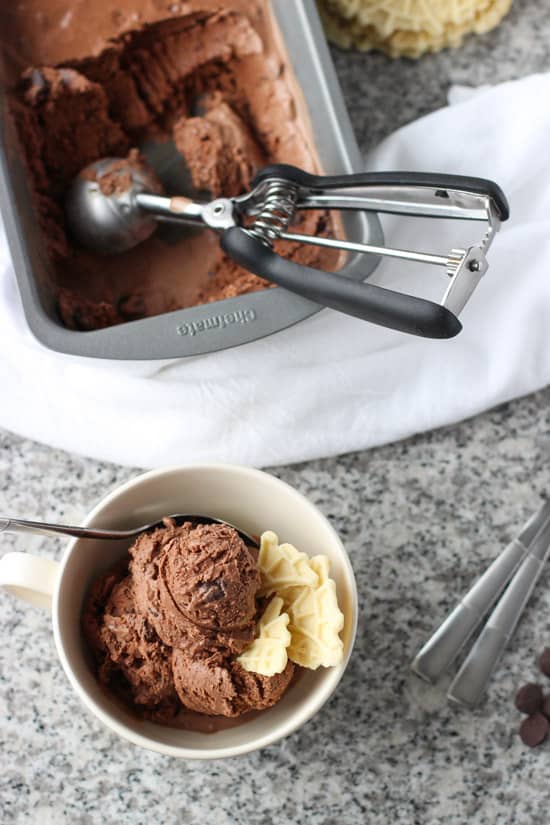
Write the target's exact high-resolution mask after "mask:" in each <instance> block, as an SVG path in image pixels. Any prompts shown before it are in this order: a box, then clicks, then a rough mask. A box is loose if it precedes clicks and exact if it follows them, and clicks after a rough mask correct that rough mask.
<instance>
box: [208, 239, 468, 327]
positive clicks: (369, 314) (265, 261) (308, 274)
mask: <svg viewBox="0 0 550 825" xmlns="http://www.w3.org/2000/svg"><path fill="white" fill-rule="evenodd" d="M220 244H221V247H222V249H223V250H224V252H226V253H227V254H228V255H229V256H230V257H231V258H233V260H234V261H236V262H237V263H238V264H240V266H242V267H244V268H245V269H248V270H249V272H254V273H255V274H256V275H259V276H260V277H262V278H266V279H267V280H268V281H271V282H272V283H274V284H278V286H282V287H284V288H285V289H289V290H290V291H291V292H295V293H296V294H297V295H302V296H303V297H304V298H308V299H309V300H310V301H314V302H315V303H318V304H322V305H323V306H326V307H330V308H331V309H335V310H337V311H338V312H345V313H347V314H348V315H352V316H354V317H355V318H361V319H362V320H364V321H370V322H371V323H373V324H380V325H381V326H384V327H389V328H390V329H395V330H398V331H399V332H407V333H409V334H410V335H419V336H422V337H424V338H453V337H454V336H455V335H457V334H458V333H459V332H460V330H461V329H462V324H461V323H460V321H459V320H458V318H457V317H456V316H455V315H454V314H453V313H452V312H451V311H450V310H449V309H447V308H446V307H444V306H441V304H436V303H434V302H433V301H427V300H425V299H424V298H417V297H415V296H414V295H406V294H404V293H401V292H394V291H393V290H391V289H384V288H382V287H379V286H375V285H373V284H366V283H363V282H362V281H354V280H352V279H351V278H346V277H344V276H342V275H336V274H335V273H333V272H325V271H324V270H322V269H313V268H312V267H309V266H305V265H301V264H297V263H295V262H294V261H291V260H288V259H286V258H281V257H280V256H279V255H277V254H276V253H275V252H273V251H272V250H271V249H270V248H268V247H267V246H266V245H265V244H263V243H262V242H261V241H260V240H258V239H257V238H255V237H253V236H252V235H251V234H249V233H248V232H247V230H246V229H243V228H242V227H238V226H236V227H233V228H231V229H228V230H227V231H226V232H224V233H223V235H222V237H221V240H220Z"/></svg>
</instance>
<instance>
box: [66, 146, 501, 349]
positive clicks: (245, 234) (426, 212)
mask: <svg viewBox="0 0 550 825" xmlns="http://www.w3.org/2000/svg"><path fill="white" fill-rule="evenodd" d="M160 192H161V190H160V185H159V183H158V181H157V179H156V176H155V174H154V172H152V170H151V169H149V167H148V166H147V164H146V163H145V161H143V160H142V159H141V158H140V157H136V155H135V153H134V154H132V153H131V154H130V156H129V157H128V158H127V159H125V158H106V159H103V160H99V161H96V162H95V163H93V164H91V165H90V166H88V167H87V168H86V169H84V170H82V171H81V173H80V174H79V175H78V177H77V178H76V179H75V180H74V181H73V184H72V186H71V187H70V189H69V191H68V195H67V198H66V204H65V207H66V209H65V211H66V218H67V224H68V226H69V228H70V230H71V232H72V235H73V237H74V238H75V240H76V241H77V242H79V243H80V244H81V245H82V246H85V247H88V248H90V249H92V250H93V251H96V252H103V253H106V254H107V253H118V252H123V251H125V250H128V249H130V248H132V247H133V246H135V245H136V244H138V243H140V242H141V241H143V240H145V239H146V238H147V237H149V236H150V235H151V234H152V233H153V232H154V230H155V227H156V222H157V221H169V222H175V223H184V224H190V225H193V226H196V227H204V228H206V227H208V228H210V229H214V230H216V231H218V232H220V233H221V238H220V245H221V247H222V249H223V251H224V252H225V253H226V254H227V255H228V256H229V257H230V258H232V259H233V260H234V261H236V263H238V264H239V265H240V266H242V267H243V268H244V269H247V270H249V271H250V272H253V273H254V274H255V275H258V276H260V277H262V278H265V279H267V280H268V281H271V282H272V283H275V284H277V285H279V286H282V287H284V288H286V289H288V290H290V291H291V292H294V293H296V294H297V295H300V296H302V297H304V298H307V299H309V300H312V301H314V302H315V303H318V304H322V305H324V306H327V307H331V308H332V309H336V310H338V311H339V312H344V313H347V314H348V315H353V316H355V317H357V318H361V319H363V320H365V321H370V322H371V323H375V324H380V325H381V326H386V327H390V328H391V329H396V330H399V331H401V332H408V333H410V334H413V335H420V336H423V337H427V338H452V337H453V336H455V335H456V334H457V333H458V332H460V330H461V329H462V326H461V323H460V321H459V320H458V318H457V315H458V313H460V312H461V311H462V309H463V307H464V305H465V304H466V302H467V301H468V299H469V298H470V296H471V294H472V292H473V291H474V289H475V288H476V286H477V284H478V282H479V280H480V279H481V277H482V276H483V275H484V274H485V272H486V270H487V267H488V264H487V259H486V253H487V250H488V248H489V246H490V244H491V243H492V240H493V238H494V235H495V234H496V232H497V230H498V228H499V226H500V222H501V221H503V220H506V219H507V217H508V204H507V201H506V198H505V197H504V194H503V193H502V192H501V190H500V189H499V187H498V186H497V185H496V184H495V183H493V182H492V181H488V180H483V179H481V178H471V177H460V176H456V175H432V174H422V173H402V172H399V173H389V172H388V173H385V172H382V173H368V172H366V173H363V174H356V175H342V176H338V177H324V176H315V175H310V174H308V173H306V172H304V171H303V170H301V169H297V168H296V167H294V166H288V165H284V164H278V165H274V166H271V167H267V168H266V169H263V170H262V171H261V172H260V173H259V174H258V175H257V176H256V178H255V179H254V180H253V181H252V185H251V189H250V191H249V192H246V193H244V194H242V195H239V196H237V197H232V198H217V199H215V200H213V201H210V202H202V203H201V202H198V201H194V200H191V199H190V198H188V197H184V196H176V197H166V196H164V195H162V194H160ZM304 209H305V210H308V209H323V210H331V209H336V210H342V209H346V210H355V211H372V212H388V213H394V214H401V215H409V216H415V217H431V218H454V219H458V220H473V221H484V222H486V223H487V225H488V226H487V230H486V232H485V234H484V235H483V236H482V237H481V239H480V241H479V242H478V243H477V244H476V245H474V246H471V247H468V248H466V249H451V250H450V252H449V253H448V254H447V255H434V254H430V253H427V252H416V251H410V250H404V249H393V248H391V247H385V246H374V245H371V244H364V243H357V242H354V241H348V240H345V239H336V238H326V237H322V236H319V237H317V236H312V235H306V234H300V233H297V232H289V231H288V229H289V227H290V226H291V224H292V222H293V220H294V218H295V216H296V214H297V213H298V211H300V210H304ZM281 239H282V240H286V241H292V242H294V243H297V244H313V245H317V246H322V247H327V248H333V249H339V250H343V251H347V252H354V253H366V254H370V255H377V256H381V257H385V256H387V257H391V258H398V259H402V260H407V261H413V262H417V263H423V264H428V265H433V266H440V267H444V268H445V270H446V272H447V274H448V276H449V278H450V279H451V280H450V283H449V286H448V287H447V290H446V291H445V295H444V297H443V299H442V301H441V303H435V302H434V301H428V300H425V299H422V298H418V297H416V296H413V295H407V294H404V293H400V292H394V291H392V290H389V289H385V288H382V287H379V286H374V285H372V284H366V283H363V282H362V281H355V280H352V279H350V278H345V277H342V276H340V275H338V274H337V273H333V272H325V271H324V270H320V269H313V268H312V267H308V266H304V265H301V264H298V263H296V262H294V261H291V260H288V259H286V258H283V257H281V256H280V255H278V254H277V253H276V251H274V248H273V247H274V244H275V243H276V241H278V240H281Z"/></svg>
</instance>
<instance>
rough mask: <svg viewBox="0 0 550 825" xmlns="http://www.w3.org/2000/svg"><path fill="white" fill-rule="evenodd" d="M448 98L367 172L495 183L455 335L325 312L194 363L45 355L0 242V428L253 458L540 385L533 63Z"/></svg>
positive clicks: (315, 447) (408, 422) (538, 150)
mask: <svg viewBox="0 0 550 825" xmlns="http://www.w3.org/2000/svg"><path fill="white" fill-rule="evenodd" d="M451 99H452V100H453V105H450V106H449V107H446V108H444V109H441V110H439V111H437V112H434V113H433V114H431V115H429V116H427V117H424V118H422V119H421V120H419V121H417V122H415V123H412V124H410V125H408V126H406V127H405V128H403V129H401V130H399V131H398V132H397V133H396V134H394V135H392V136H391V137H389V138H388V139H387V140H386V141H384V143H383V144H382V145H381V146H380V147H378V149H376V150H375V151H374V152H372V154H371V155H370V156H369V157H368V158H367V167H368V168H369V169H372V170H382V169H387V170H392V169H403V170H421V171H437V172H449V173H458V174H467V175H479V176H482V177H488V178H493V179H494V180H496V181H498V182H499V183H500V185H501V186H502V188H503V189H504V191H505V192H506V194H507V196H508V198H509V200H510V204H511V215H512V216H511V219H510V220H509V221H508V223H505V224H504V225H503V227H502V231H501V233H500V234H499V235H498V236H497V239H496V241H495V243H494V245H493V248H492V249H491V252H490V259H489V262H490V269H489V272H488V273H487V275H486V276H485V278H484V279H483V281H482V283H481V284H480V286H479V287H478V289H477V291H476V293H475V294H474V296H473V298H472V299H471V301H470V303H469V304H468V305H467V307H466V309H465V310H464V312H463V314H462V321H463V324H464V330H463V331H462V333H461V334H460V335H459V336H458V337H457V338H455V339H453V340H451V341H429V340H422V339H417V338H414V337H410V336H406V335H403V334H400V333H396V332H392V331H390V330H386V329H382V328H379V327H375V326H372V325H370V324H366V323H364V322H362V321H359V320H355V319H352V318H348V317H347V316H344V315H341V314H339V313H336V312H333V311H330V310H324V311H322V312H321V313H319V314H318V315H316V316H315V317H313V318H311V319H309V320H308V321H305V322H303V323H301V324H299V325H297V326H296V327H294V328H292V329H289V330H287V331H285V332H281V333H278V334H276V335H273V336H271V337H270V338H266V339H264V340H262V341H257V342H254V343H252V344H248V345H246V346H242V347H239V348H237V349H233V350H227V351H225V352H219V353H215V354H212V355H206V356H201V357H196V358H190V359H181V360H175V361H164V362H146V363H143V362H134V363H132V362H108V361H96V360H93V359H84V358H77V357H72V356H67V355H59V354H56V353H54V352H50V351H49V350H47V349H45V348H44V347H42V346H41V345H39V344H38V343H37V342H36V341H35V340H34V339H33V337H32V336H31V334H30V333H29V331H28V329H27V326H26V323H25V320H24V317H23V313H22V309H21V304H20V300H19V296H18V292H17V287H16V283H15V279H14V274H13V270H12V267H11V264H10V261H9V256H8V252H7V249H6V245H5V242H4V240H3V237H2V239H0V386H1V387H2V392H1V400H0V426H1V427H4V428H6V429H8V430H12V431H14V432H16V433H19V434H21V435H24V436H28V437H30V438H33V439H37V440H39V441H43V442H46V443H48V444H51V445H53V446H56V447H61V448H64V449H66V450H70V451H73V452H76V453H81V454H84V455H87V456H92V457H94V458H98V459H105V460H110V461H115V462H118V463H121V464H126V465H135V466H154V465H160V464H166V463H176V462H191V461H229V462H239V463H245V464H252V465H259V466H265V465H275V464H281V463H286V462H294V461H300V460H305V459H311V458H316V457H320V456H328V455H334V454H338V453H343V452H347V451H350V450H358V449H364V448H366V447H371V446H373V445H378V444H382V443H385V442H388V441H392V440H395V439H399V438H403V437H405V436H409V435H411V434H413V433H417V432H420V431H423V430H428V429H431V428H433V427H439V426H441V425H444V424H449V423H451V422H454V421H458V420H460V419H463V418H465V417H467V416H471V415H474V414H475V413H478V412H479V411H481V410H483V409H486V408H488V407H491V406H493V405H495V404H498V403H500V402H503V401H506V400H508V399H511V398H513V397H515V396H519V395H522V394H525V393H528V392H531V391H533V390H536V389H538V388H540V387H542V386H544V385H546V384H547V383H549V382H550V346H549V338H550V153H549V152H548V141H549V136H550V107H549V106H546V105H542V104H543V102H544V101H548V100H550V74H544V75H534V76H531V77H528V78H525V79H523V80H520V81H515V82H510V83H504V84H502V85H500V86H497V87H493V88H484V89H482V90H479V91H477V92H476V93H475V94H468V93H467V90H464V89H462V90H456V92H454V93H453V95H452V98H451ZM454 101H456V102H454ZM461 227H462V228H463V229H465V227H466V224H464V225H461ZM385 228H386V229H387V243H388V244H389V245H393V246H398V247H401V248H411V249H421V250H423V251H434V252H447V251H448V250H450V249H451V247H452V246H456V245H457V241H460V240H461V238H460V236H459V235H457V224H456V222H447V221H439V222H435V221H433V220H421V219H420V220H415V219H410V218H409V219H391V220H390V221H389V222H386V227H385ZM459 228H460V227H459ZM467 228H468V232H469V233H470V236H469V237H470V242H475V241H477V240H479V233H480V229H481V225H480V224H475V223H470V222H468V224H467ZM472 233H473V234H472ZM459 245H460V244H459ZM375 281H376V282H377V283H383V284H384V285H387V286H390V287H393V288H400V289H406V290H410V291H416V290H418V291H419V292H421V293H423V294H424V295H430V296H433V295H436V294H438V295H441V294H442V291H443V289H444V286H445V275H444V274H442V273H441V272H440V271H439V270H438V269H436V268H429V267H424V266H421V265H412V264H409V265H406V266H401V267H400V268H397V267H396V265H395V263H384V264H383V265H381V266H380V267H379V269H378V270H377V272H376V276H375Z"/></svg>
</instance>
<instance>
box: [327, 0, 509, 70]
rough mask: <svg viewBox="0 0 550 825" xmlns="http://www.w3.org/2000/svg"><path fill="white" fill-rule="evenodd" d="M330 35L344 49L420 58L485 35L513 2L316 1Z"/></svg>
mask: <svg viewBox="0 0 550 825" xmlns="http://www.w3.org/2000/svg"><path fill="white" fill-rule="evenodd" d="M317 4H318V6H319V11H320V13H321V17H322V18H323V22H324V25H325V29H326V32H327V35H328V37H329V39H330V40H332V41H333V42H334V43H336V45H338V46H341V47H342V48H346V49H349V48H357V49H361V50H362V51H369V50H370V49H380V50H381V51H384V52H386V54H389V55H390V56H391V57H400V56H405V57H414V58H416V57H420V56H421V55H422V54H425V53H426V52H437V51H439V50H440V49H443V48H445V47H447V46H453V47H456V46H459V45H460V44H461V43H462V40H463V38H464V36H465V35H466V34H469V33H470V32H475V33H476V34H484V33H485V32H488V31H489V30H490V29H492V28H494V27H495V26H496V25H497V24H498V23H500V21H501V20H502V18H503V17H504V15H505V14H507V12H508V11H509V9H510V7H511V5H512V0H317Z"/></svg>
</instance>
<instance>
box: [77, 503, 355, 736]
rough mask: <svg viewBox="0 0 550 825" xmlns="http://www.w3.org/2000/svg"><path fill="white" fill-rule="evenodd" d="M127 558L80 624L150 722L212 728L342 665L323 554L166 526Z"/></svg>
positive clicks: (207, 528)
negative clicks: (313, 673)
mask: <svg viewBox="0 0 550 825" xmlns="http://www.w3.org/2000/svg"><path fill="white" fill-rule="evenodd" d="M129 556H130V560H129V563H128V562H124V561H122V562H120V563H118V565H117V566H116V567H115V568H114V569H113V570H111V571H108V572H107V573H106V574H104V575H103V576H101V577H100V578H99V579H97V580H96V581H95V582H94V583H93V584H92V587H91V588H90V591H89V593H88V596H87V599H86V601H85V604H84V608H83V612H82V627H83V632H84V636H85V638H86V640H87V642H88V644H89V647H90V650H91V653H92V657H93V665H92V666H93V667H94V669H95V671H96V674H97V677H98V679H99V680H100V681H101V682H102V683H103V684H104V685H105V686H106V688H108V689H110V690H112V691H114V692H115V693H116V694H117V695H118V697H119V698H120V699H121V700H122V701H124V702H125V704H126V705H127V706H129V707H130V708H131V709H133V711H134V712H135V713H137V714H138V715H140V716H141V717H143V718H147V719H150V720H152V721H155V722H158V723H161V724H168V725H171V726H181V727H187V728H192V729H195V730H199V731H203V732H213V731H215V730H219V729H221V728H223V727H226V726H227V725H228V724H235V723H236V722H238V721H246V719H247V718H248V719H249V718H250V715H249V714H250V713H252V712H259V711H263V710H267V709H268V708H270V707H272V706H273V705H275V704H276V703H277V702H278V701H279V699H280V698H281V697H282V696H283V694H284V693H285V692H286V691H287V689H288V688H289V686H290V685H291V682H292V680H293V678H295V677H296V675H297V674H298V672H299V670H300V666H305V667H308V668H313V669H316V668H317V667H320V666H331V665H336V664H339V663H340V662H341V661H342V657H343V644H342V641H341V639H340V636H339V634H340V631H341V630H342V628H343V614H342V613H341V611H340V610H339V607H338V604H337V600H336V592H335V587H334V582H332V580H331V579H330V577H329V575H328V574H329V567H328V559H327V558H326V557H325V556H316V557H313V558H310V557H308V556H307V555H306V554H305V553H303V552H300V551H299V550H297V549H296V548H294V547H293V546H292V545H288V544H279V540H278V537H277V536H276V535H275V534H274V533H272V532H270V531H267V532H265V533H264V534H263V535H262V538H261V543H260V548H259V552H258V547H252V546H247V545H246V544H245V543H244V541H243V539H242V538H241V537H240V536H239V534H238V533H237V532H236V530H234V529H233V528H232V527H230V526H229V525H225V524H192V523H185V524H183V525H176V523H175V522H174V521H172V520H170V519H166V520H165V526H164V527H161V528H158V529H156V530H154V531H153V532H151V533H144V534H142V535H140V536H139V537H138V539H137V541H136V542H135V543H134V544H133V545H132V547H131V548H130V550H129ZM231 720H233V721H231Z"/></svg>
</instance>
